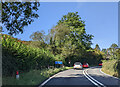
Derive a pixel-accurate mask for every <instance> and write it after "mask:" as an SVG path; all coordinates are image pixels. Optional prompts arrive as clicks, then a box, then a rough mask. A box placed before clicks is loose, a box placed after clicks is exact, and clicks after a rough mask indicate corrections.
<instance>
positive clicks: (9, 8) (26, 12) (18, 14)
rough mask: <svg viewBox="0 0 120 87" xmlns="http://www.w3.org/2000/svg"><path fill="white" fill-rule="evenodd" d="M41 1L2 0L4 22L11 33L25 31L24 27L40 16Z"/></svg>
mask: <svg viewBox="0 0 120 87" xmlns="http://www.w3.org/2000/svg"><path fill="white" fill-rule="evenodd" d="M39 6H40V3H39V2H2V23H3V24H4V26H5V27H6V29H7V30H8V32H9V34H10V35H13V34H15V35H16V34H19V32H21V33H23V28H24V27H25V26H28V25H29V24H31V23H32V22H33V21H34V18H38V17H39V15H38V14H37V13H36V12H37V10H38V7H39Z"/></svg>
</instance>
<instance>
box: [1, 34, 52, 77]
mask: <svg viewBox="0 0 120 87" xmlns="http://www.w3.org/2000/svg"><path fill="white" fill-rule="evenodd" d="M2 52H3V59H2V61H3V65H2V66H3V74H4V75H12V74H14V72H15V71H16V70H20V71H29V70H30V69H41V68H43V67H48V66H49V65H53V64H54V55H53V54H51V52H49V51H48V50H46V49H43V48H42V49H39V48H33V47H30V46H27V45H24V44H22V43H21V42H18V40H17V39H14V38H12V37H11V36H8V35H2Z"/></svg>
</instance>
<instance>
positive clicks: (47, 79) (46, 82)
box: [39, 73, 58, 87]
mask: <svg viewBox="0 0 120 87" xmlns="http://www.w3.org/2000/svg"><path fill="white" fill-rule="evenodd" d="M57 74H58V73H57ZM57 74H55V75H53V76H51V77H50V78H49V79H47V80H46V81H44V82H43V83H42V84H41V85H40V86H39V87H42V86H44V85H45V84H46V83H47V82H48V81H50V80H51V79H52V78H53V77H55V76H56V75H57Z"/></svg>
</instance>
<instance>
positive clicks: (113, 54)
mask: <svg viewBox="0 0 120 87" xmlns="http://www.w3.org/2000/svg"><path fill="white" fill-rule="evenodd" d="M117 47H118V46H117V44H115V43H113V44H112V45H111V46H110V48H109V49H108V50H109V54H110V57H111V59H116V58H117V54H116V53H117V52H116V51H117V49H116V48H117Z"/></svg>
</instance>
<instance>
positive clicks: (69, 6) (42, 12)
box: [4, 2, 118, 49]
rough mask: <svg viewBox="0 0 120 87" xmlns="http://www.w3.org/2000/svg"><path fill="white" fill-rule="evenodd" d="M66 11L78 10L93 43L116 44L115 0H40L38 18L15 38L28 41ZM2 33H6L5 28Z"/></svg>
mask: <svg viewBox="0 0 120 87" xmlns="http://www.w3.org/2000/svg"><path fill="white" fill-rule="evenodd" d="M68 12H78V14H79V15H80V17H81V19H82V20H84V21H85V25H86V26H85V29H86V32H87V34H92V35H93V36H94V37H93V40H92V42H93V45H92V48H94V47H95V45H96V44H99V46H100V48H101V49H102V48H109V47H110V46H111V44H112V43H116V44H118V3H117V2H40V7H39V10H38V12H37V13H38V14H39V18H38V19H35V20H34V22H33V23H32V24H31V25H29V26H26V27H24V33H23V34H19V35H16V36H14V37H15V38H18V39H21V40H26V41H29V40H31V39H30V38H29V36H30V35H31V34H32V33H33V32H36V31H41V30H44V31H45V33H46V34H48V30H49V29H51V28H52V27H53V26H55V25H56V24H57V22H58V21H59V20H60V19H61V18H62V16H63V15H67V13H68ZM4 33H8V32H7V31H6V30H5V32H4Z"/></svg>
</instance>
